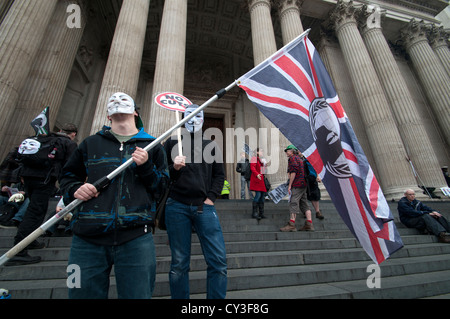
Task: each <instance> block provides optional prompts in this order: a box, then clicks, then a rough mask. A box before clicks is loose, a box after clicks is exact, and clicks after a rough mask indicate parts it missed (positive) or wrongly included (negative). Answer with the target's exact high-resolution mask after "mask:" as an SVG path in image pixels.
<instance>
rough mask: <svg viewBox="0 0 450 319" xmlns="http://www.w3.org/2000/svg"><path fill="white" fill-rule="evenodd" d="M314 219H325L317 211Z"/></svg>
mask: <svg viewBox="0 0 450 319" xmlns="http://www.w3.org/2000/svg"><path fill="white" fill-rule="evenodd" d="M316 218H317V219H324V218H325V217H324V216H323V215H322V211H320V210H319V211H317V212H316Z"/></svg>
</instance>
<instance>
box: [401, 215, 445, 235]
mask: <svg viewBox="0 0 450 319" xmlns="http://www.w3.org/2000/svg"><path fill="white" fill-rule="evenodd" d="M402 223H403V224H405V225H406V227H409V228H416V229H418V230H421V231H423V230H424V229H427V230H428V231H429V232H430V233H432V234H433V235H435V236H439V234H440V233H442V232H450V223H449V222H448V221H447V219H445V217H444V216H442V217H439V218H435V217H433V216H430V215H429V214H423V215H422V216H419V217H413V218H407V219H403V220H402Z"/></svg>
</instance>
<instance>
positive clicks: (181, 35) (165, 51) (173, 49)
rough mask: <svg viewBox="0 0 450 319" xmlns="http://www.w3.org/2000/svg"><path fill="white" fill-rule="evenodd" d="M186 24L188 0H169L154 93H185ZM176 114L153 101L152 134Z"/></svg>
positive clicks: (163, 128) (164, 128)
mask: <svg viewBox="0 0 450 319" xmlns="http://www.w3.org/2000/svg"><path fill="white" fill-rule="evenodd" d="M186 25H187V1H185V0H166V1H165V3H164V10H163V17H162V21H161V31H160V34H159V43H158V53H157V56H156V68H155V77H154V82H153V96H156V95H158V94H159V93H164V92H175V93H179V94H183V91H184V68H185V57H186ZM152 100H153V99H152ZM174 114H175V113H173V112H172V111H168V110H165V109H163V108H162V107H160V106H158V105H157V104H156V103H155V102H154V101H152V107H151V111H150V118H149V119H147V121H148V123H149V129H148V131H149V132H150V134H152V135H153V136H156V137H158V136H160V135H162V134H163V133H164V132H166V131H167V130H168V129H169V128H171V127H172V126H173V125H175V124H176V123H175V122H176V120H175V115H174ZM166 119H168V120H166ZM180 119H181V116H180ZM144 122H145V119H144Z"/></svg>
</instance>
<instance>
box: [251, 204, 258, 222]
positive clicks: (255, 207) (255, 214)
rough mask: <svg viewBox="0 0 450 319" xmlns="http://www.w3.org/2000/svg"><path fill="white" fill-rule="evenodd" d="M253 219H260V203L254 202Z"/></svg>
mask: <svg viewBox="0 0 450 319" xmlns="http://www.w3.org/2000/svg"><path fill="white" fill-rule="evenodd" d="M252 205H253V206H252V218H256V219H259V215H258V203H255V202H252Z"/></svg>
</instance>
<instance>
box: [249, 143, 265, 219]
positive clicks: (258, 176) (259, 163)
mask: <svg viewBox="0 0 450 319" xmlns="http://www.w3.org/2000/svg"><path fill="white" fill-rule="evenodd" d="M263 155H264V153H263V150H262V149H260V148H257V149H256V152H255V155H254V156H253V157H252V159H251V160H250V169H251V171H252V175H251V177H250V190H251V191H254V192H255V196H254V197H253V201H252V218H256V219H258V220H259V219H262V218H265V216H264V198H265V196H266V192H267V189H266V184H265V183H264V172H265V168H266V167H265V161H264V158H263Z"/></svg>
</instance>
